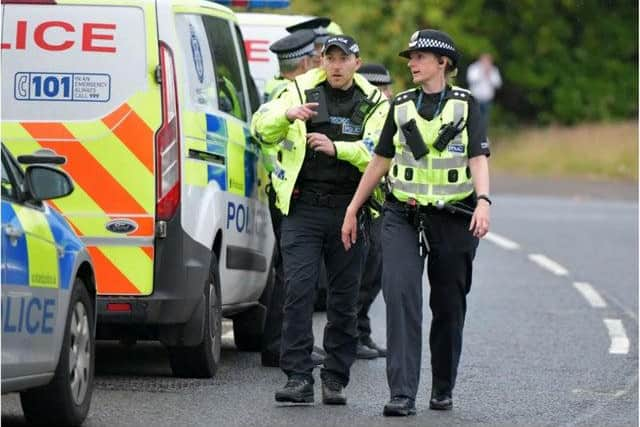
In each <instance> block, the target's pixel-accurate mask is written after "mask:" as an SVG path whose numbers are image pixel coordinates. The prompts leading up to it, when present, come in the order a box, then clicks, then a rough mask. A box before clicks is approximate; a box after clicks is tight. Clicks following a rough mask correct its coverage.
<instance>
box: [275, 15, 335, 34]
mask: <svg viewBox="0 0 640 427" xmlns="http://www.w3.org/2000/svg"><path fill="white" fill-rule="evenodd" d="M329 24H331V19H330V18H327V17H324V16H321V17H319V18H312V19H309V20H307V21H303V22H299V23H297V24H295V25H291V26H289V27H287V28H285V29H286V30H287V31H288V32H290V33H293V32H295V31H298V30H314V31H316V34H318V35H323V34H327V27H328V26H329ZM322 30H324V32H322Z"/></svg>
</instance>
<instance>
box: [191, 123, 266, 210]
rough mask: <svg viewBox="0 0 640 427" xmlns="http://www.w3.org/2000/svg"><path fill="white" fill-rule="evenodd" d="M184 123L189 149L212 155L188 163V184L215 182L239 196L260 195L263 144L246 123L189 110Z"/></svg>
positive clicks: (204, 184) (202, 185)
mask: <svg viewBox="0 0 640 427" xmlns="http://www.w3.org/2000/svg"><path fill="white" fill-rule="evenodd" d="M184 126H185V134H186V138H185V139H186V141H185V143H186V149H187V150H190V149H191V150H196V151H200V152H204V153H207V154H209V155H213V156H211V161H201V160H191V161H188V162H186V165H185V177H186V182H187V184H189V185H194V186H199V187H204V186H206V185H207V184H208V183H210V182H216V183H217V184H218V186H219V187H220V189H221V190H224V191H229V192H230V193H234V194H237V195H240V196H245V197H255V196H256V195H258V196H260V195H261V193H262V192H261V191H259V189H258V187H259V186H260V185H259V184H261V183H262V182H264V179H263V177H262V175H263V174H262V173H261V172H262V171H261V170H260V169H261V168H262V166H261V163H260V156H259V154H260V151H259V150H260V147H259V146H258V145H257V144H256V143H255V142H254V141H253V139H252V138H251V134H250V132H249V129H248V127H247V126H246V125H244V124H242V123H241V122H239V121H236V120H227V119H226V118H224V117H222V116H218V115H215V114H204V113H189V112H187V113H185V117H184ZM201 132H203V133H204V135H202V134H201ZM199 133H200V135H198V134H199ZM202 136H204V138H203V137H202ZM215 159H219V161H216V160H215ZM260 198H261V197H260Z"/></svg>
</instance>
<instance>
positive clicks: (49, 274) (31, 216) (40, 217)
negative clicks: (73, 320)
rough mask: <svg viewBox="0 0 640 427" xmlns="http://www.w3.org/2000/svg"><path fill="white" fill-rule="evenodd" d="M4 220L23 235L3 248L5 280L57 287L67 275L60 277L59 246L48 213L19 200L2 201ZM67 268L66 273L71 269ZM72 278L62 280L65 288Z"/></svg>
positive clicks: (15, 283)
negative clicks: (17, 201)
mask: <svg viewBox="0 0 640 427" xmlns="http://www.w3.org/2000/svg"><path fill="white" fill-rule="evenodd" d="M2 223H3V224H6V225H9V226H11V227H13V228H14V229H16V230H19V231H21V233H20V236H19V237H17V238H15V239H14V240H13V241H12V242H10V243H9V244H11V245H13V248H12V249H11V250H8V249H9V248H3V251H4V252H5V253H4V256H5V260H6V270H5V274H6V275H5V284H7V285H16V286H29V287H34V288H57V287H58V286H59V285H60V283H61V279H65V278H62V277H60V266H59V261H58V250H57V247H56V244H55V238H54V235H53V232H52V231H51V229H52V227H51V225H50V224H49V221H48V220H47V216H46V215H45V214H44V213H43V212H40V211H37V210H35V209H29V208H27V207H24V206H20V205H18V204H13V203H2ZM52 242H53V244H52ZM71 262H73V260H71ZM67 270H69V271H66V274H65V276H68V275H69V274H70V270H71V269H67ZM68 279H69V278H68V277H66V280H63V281H62V284H63V286H64V287H65V288H67V287H68V286H69V283H68V282H69V280H68Z"/></svg>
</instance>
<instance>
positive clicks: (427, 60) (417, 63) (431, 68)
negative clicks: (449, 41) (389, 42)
mask: <svg viewBox="0 0 640 427" xmlns="http://www.w3.org/2000/svg"><path fill="white" fill-rule="evenodd" d="M408 66H409V69H410V70H411V76H412V77H413V83H417V84H420V83H424V82H428V81H430V80H433V79H434V78H441V76H440V74H442V75H444V69H445V66H446V65H442V64H439V63H438V58H437V57H436V55H434V54H433V53H431V52H422V51H415V52H410V53H409V64H408Z"/></svg>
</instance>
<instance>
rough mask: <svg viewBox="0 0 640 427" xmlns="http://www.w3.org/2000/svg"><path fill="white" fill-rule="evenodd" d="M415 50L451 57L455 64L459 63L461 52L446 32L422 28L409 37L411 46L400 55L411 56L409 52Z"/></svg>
mask: <svg viewBox="0 0 640 427" xmlns="http://www.w3.org/2000/svg"><path fill="white" fill-rule="evenodd" d="M415 51H426V52H433V53H437V54H439V55H444V56H446V57H448V58H449V59H451V62H453V66H454V67H456V66H457V65H458V59H459V58H460V54H459V53H458V50H457V49H456V45H455V44H454V43H453V39H452V38H451V37H450V36H449V35H448V34H447V33H445V32H443V31H438V30H431V29H426V30H420V31H416V32H415V33H413V35H412V36H411V39H409V47H408V48H407V49H406V50H403V51H402V52H400V53H399V54H398V55H400V56H403V57H405V58H409V57H410V56H409V53H411V52H415Z"/></svg>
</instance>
